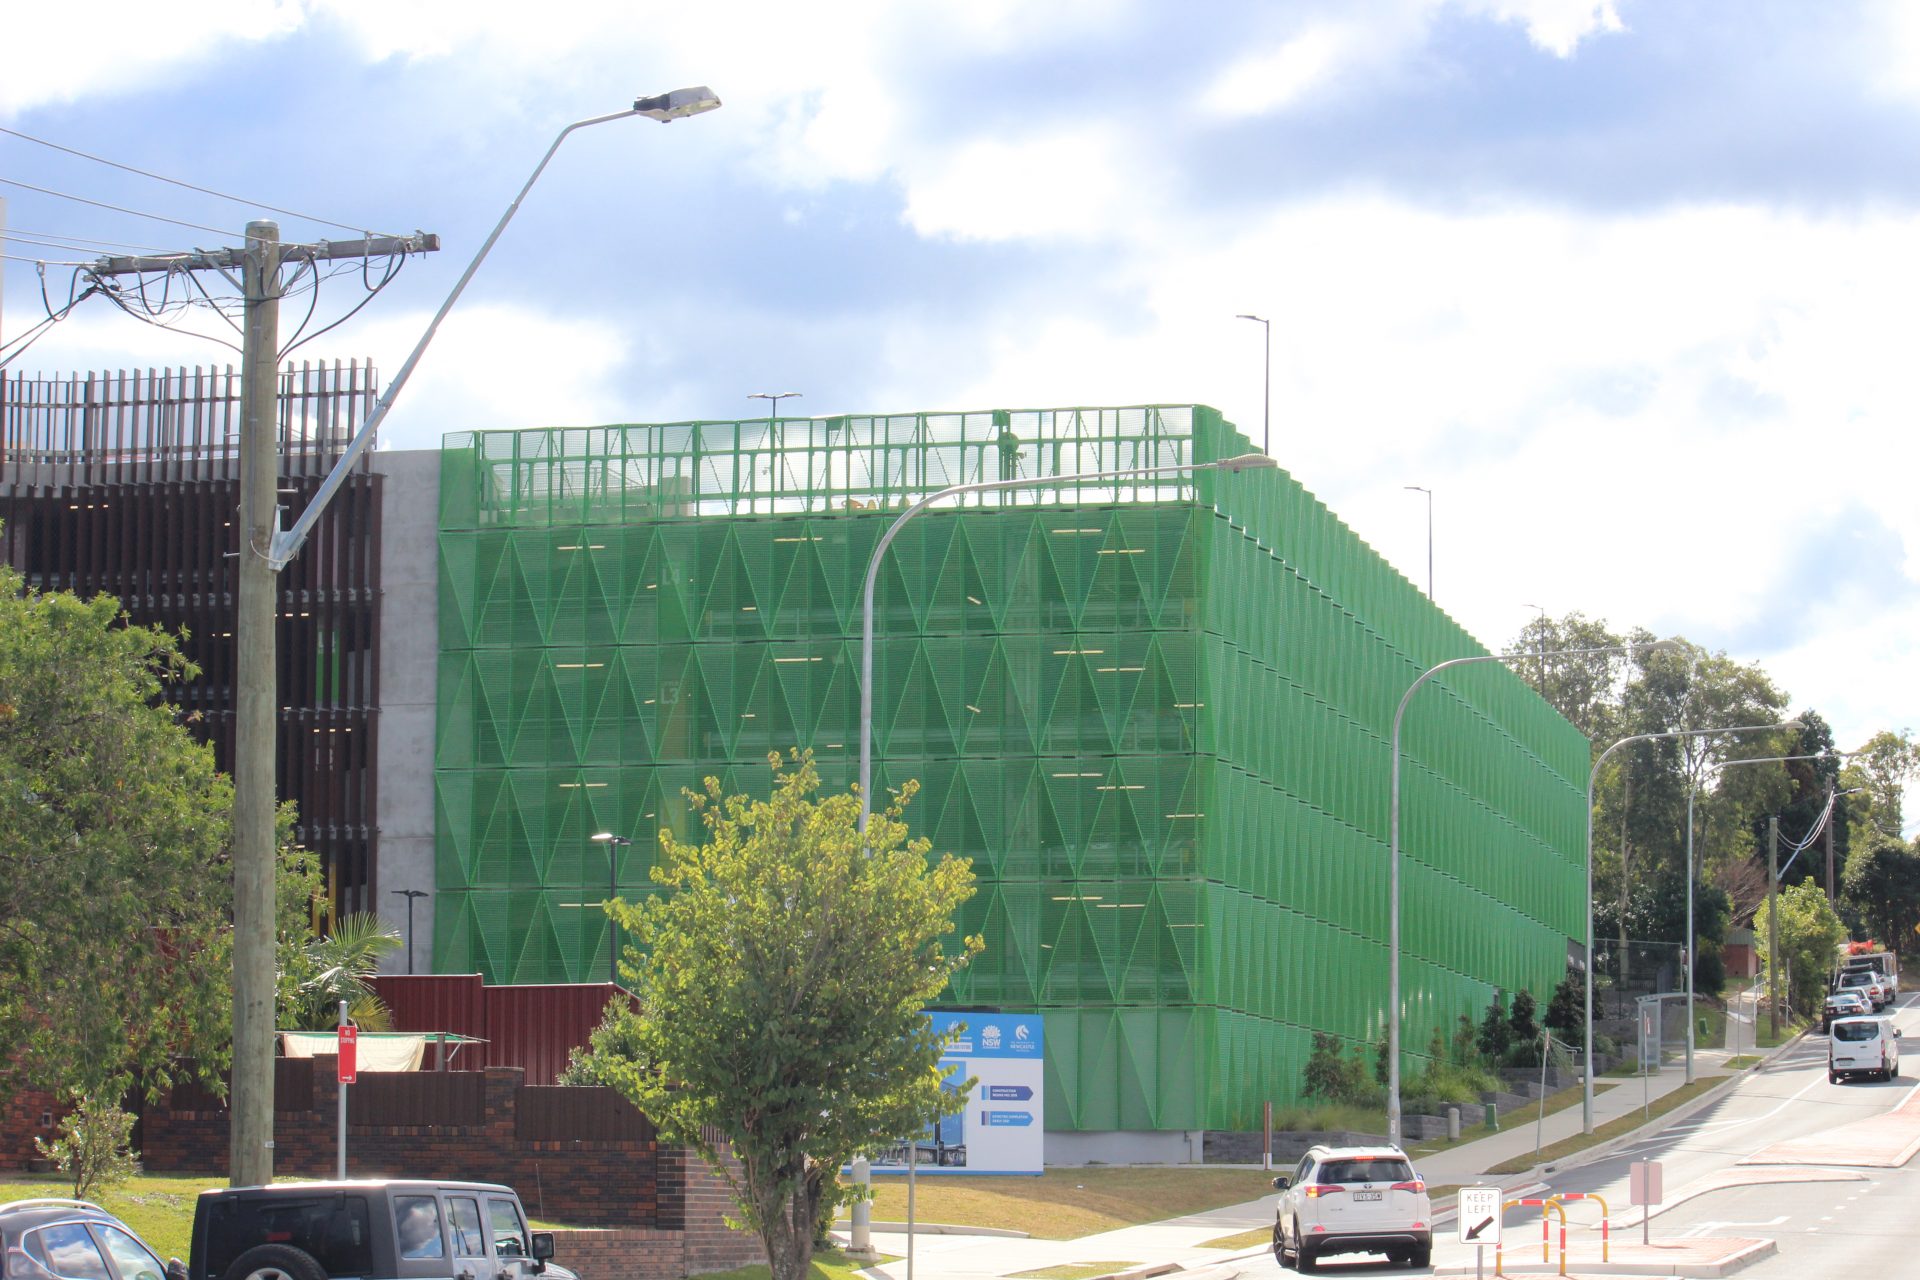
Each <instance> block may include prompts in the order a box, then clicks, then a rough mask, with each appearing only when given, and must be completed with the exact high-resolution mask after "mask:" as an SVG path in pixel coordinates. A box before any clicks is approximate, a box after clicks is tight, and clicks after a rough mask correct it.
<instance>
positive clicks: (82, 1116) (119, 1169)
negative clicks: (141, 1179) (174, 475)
mask: <svg viewBox="0 0 1920 1280" xmlns="http://www.w3.org/2000/svg"><path fill="white" fill-rule="evenodd" d="M133 1121H134V1117H133V1116H132V1115H130V1114H129V1113H127V1112H125V1111H122V1110H121V1109H120V1108H119V1106H118V1105H117V1104H115V1103H113V1102H110V1101H108V1100H106V1099H104V1098H79V1099H77V1100H76V1105H75V1106H74V1108H73V1110H72V1111H70V1112H68V1113H67V1116H66V1118H65V1119H63V1120H61V1121H60V1136H59V1137H57V1138H55V1139H54V1140H53V1141H52V1142H48V1141H47V1140H46V1139H44V1138H35V1139H34V1140H33V1146H34V1150H36V1151H37V1152H39V1154H40V1156H41V1158H42V1159H46V1160H51V1161H53V1167H54V1168H56V1169H58V1170H59V1171H60V1172H62V1173H64V1174H66V1175H67V1177H69V1178H71V1179H72V1180H73V1198H74V1199H75V1200H91V1199H92V1198H93V1193H94V1192H95V1191H103V1190H107V1189H109V1188H112V1187H117V1186H119V1185H120V1184H121V1183H123V1182H125V1181H126V1180H127V1179H128V1178H131V1177H132V1176H133V1175H134V1174H136V1173H138V1172H140V1153H139V1152H137V1151H135V1150H133V1143H132V1138H133Z"/></svg>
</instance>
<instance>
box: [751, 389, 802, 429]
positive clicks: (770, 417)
mask: <svg viewBox="0 0 1920 1280" xmlns="http://www.w3.org/2000/svg"><path fill="white" fill-rule="evenodd" d="M800 394H801V393H800V392H798V391H749V392H747V399H749V400H765V401H766V402H767V425H768V426H769V427H771V426H772V425H773V424H774V423H776V422H778V421H779V420H780V402H781V401H782V400H792V399H794V398H796V397H798V396H799V395H800Z"/></svg>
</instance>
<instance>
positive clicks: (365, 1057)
mask: <svg viewBox="0 0 1920 1280" xmlns="http://www.w3.org/2000/svg"><path fill="white" fill-rule="evenodd" d="M280 1044H281V1046H282V1048H283V1051H284V1052H285V1053H286V1055H287V1056H288V1057H289V1058H311V1057H314V1056H315V1055H317V1054H337V1053H339V1052H340V1038H339V1036H337V1035H336V1034H334V1033H333V1032H331V1031H282V1032H281V1033H280ZM426 1052H427V1037H426V1036H425V1035H415V1034H413V1033H412V1032H407V1031H362V1032H361V1033H360V1043H359V1046H358V1054H359V1056H358V1058H357V1059H356V1062H357V1064H358V1068H359V1070H361V1071H418V1070H419V1069H420V1062H421V1060H422V1059H423V1058H424V1057H425V1056H426Z"/></svg>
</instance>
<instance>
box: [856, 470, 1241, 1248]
mask: <svg viewBox="0 0 1920 1280" xmlns="http://www.w3.org/2000/svg"><path fill="white" fill-rule="evenodd" d="M1277 465H1278V464H1277V463H1275V462H1274V460H1273V459H1272V458H1270V457H1268V456H1266V455H1264V454H1257V453H1243V454H1241V455H1239V456H1238V457H1234V458H1222V459H1220V460H1219V461H1218V462H1182V463H1177V464H1175V465H1173V466H1166V467H1122V468H1119V469H1117V470H1113V471H1084V472H1079V473H1076V474H1073V475H1064V476H1036V477H1033V478H1031V479H1012V480H980V481H976V482H974V483H972V484H955V485H948V486H947V487H946V488H944V489H940V490H938V491H936V492H934V493H930V494H928V495H927V496H926V497H924V498H922V499H920V500H919V501H918V502H916V503H914V504H913V505H912V506H910V507H908V508H907V509H906V510H905V511H902V512H901V513H900V514H899V515H898V516H895V517H894V520H893V523H892V524H890V525H888V526H887V531H886V532H885V533H883V534H881V535H880V541H879V542H878V543H876V544H874V548H873V555H872V556H871V557H870V558H869V559H868V561H867V581H866V595H865V604H864V606H863V609H862V612H861V624H860V625H861V631H860V833H861V834H862V835H865V834H866V830H867V820H868V819H869V818H870V817H872V816H873V591H874V585H875V583H876V582H877V581H878V580H879V577H880V559H881V557H882V556H884V555H886V553H887V548H888V547H889V546H891V545H892V543H893V540H894V537H895V536H896V535H897V534H899V532H900V530H901V528H902V526H904V525H905V524H906V523H907V521H909V520H911V519H913V518H914V517H915V516H917V515H919V514H920V513H921V512H922V511H925V510H926V509H927V508H928V507H930V506H932V505H933V504H934V503H936V502H939V501H941V500H942V499H945V498H951V497H954V496H956V495H959V494H967V493H992V492H996V491H999V490H1005V489H1045V488H1053V487H1055V486H1059V485H1069V484H1078V483H1080V482H1082V481H1087V480H1129V479H1138V478H1142V477H1146V476H1158V475H1192V474H1194V473H1195V472H1200V471H1225V472H1229V473H1231V472H1237V471H1261V470H1268V469H1271V468H1273V467H1275V466H1277ZM916 1141H917V1137H916ZM907 1151H908V1156H907V1280H913V1180H914V1170H915V1168H916V1167H917V1166H918V1164H919V1159H920V1158H919V1150H918V1148H917V1146H915V1144H914V1143H909V1144H908V1145H907ZM854 1174H855V1178H856V1179H857V1181H858V1182H859V1184H860V1185H861V1186H863V1187H864V1186H866V1185H867V1184H868V1180H869V1178H870V1177H871V1174H870V1173H869V1172H868V1170H867V1166H866V1163H865V1162H864V1161H861V1162H860V1163H858V1164H856V1165H855V1166H854ZM871 1213H872V1208H871V1206H870V1205H869V1204H868V1203H867V1202H866V1201H865V1200H861V1201H858V1202H856V1203H855V1204H854V1206H853V1231H852V1238H851V1242H850V1245H849V1247H850V1248H852V1249H853V1250H855V1251H865V1250H867V1249H869V1248H870V1242H871V1235H870V1234H869V1232H870V1229H871V1217H870V1215H871Z"/></svg>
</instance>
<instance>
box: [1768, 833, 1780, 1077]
mask: <svg viewBox="0 0 1920 1280" xmlns="http://www.w3.org/2000/svg"><path fill="white" fill-rule="evenodd" d="M1767 1035H1768V1036H1770V1037H1771V1038H1773V1039H1775V1040H1778V1039H1779V1038H1780V818H1779V815H1777V814H1776V815H1772V816H1770V817H1768V819H1767Z"/></svg>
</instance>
